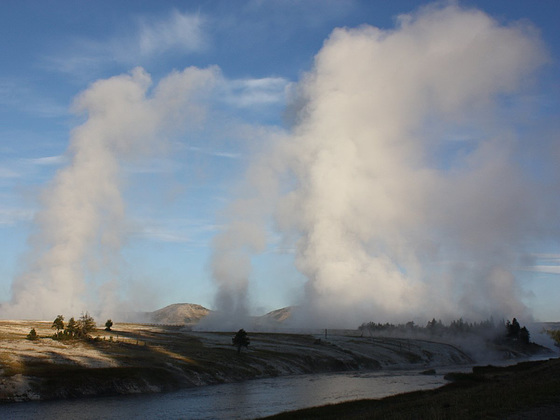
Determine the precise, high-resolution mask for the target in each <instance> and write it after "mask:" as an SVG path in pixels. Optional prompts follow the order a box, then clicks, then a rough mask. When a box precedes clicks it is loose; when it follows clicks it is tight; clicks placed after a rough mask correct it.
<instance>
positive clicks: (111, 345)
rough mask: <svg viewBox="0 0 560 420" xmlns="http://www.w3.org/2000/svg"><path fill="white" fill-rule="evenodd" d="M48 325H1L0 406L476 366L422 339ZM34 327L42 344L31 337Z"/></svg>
mask: <svg viewBox="0 0 560 420" xmlns="http://www.w3.org/2000/svg"><path fill="white" fill-rule="evenodd" d="M50 326H51V323H50V322H30V321H1V322H0V363H1V371H0V374H1V377H0V401H4V402H9V401H27V400H42V399H56V398H77V397H85V396H99V395H118V394H130V393H147V392H160V391H168V390H172V389H177V388H181V387H193V386H203V385H209V384H217V383H225V382H234V381H243V380H247V379H253V378H262V377H272V376H279V375H291V374H303V373H319V372H333V371H348V370H362V369H363V370H366V369H369V370H374V369H385V368H396V369H398V368H402V369H418V368H424V367H435V366H441V365H452V364H453V365H456V364H468V363H472V360H471V358H470V357H469V356H467V355H466V354H465V353H463V352H462V351H461V350H459V349H458V348H456V347H454V346H451V345H447V344H442V343H434V342H430V341H423V340H406V339H397V338H375V339H372V338H367V339H366V338H362V337H358V336H348V335H340V334H339V335H329V337H328V339H325V338H324V337H321V336H318V335H313V334H271V333H250V338H251V345H250V346H249V348H248V349H247V350H246V349H243V350H242V352H241V354H237V351H236V349H235V348H233V347H232V345H231V337H232V334H231V333H214V332H213V333H209V332H191V331H186V330H184V329H182V328H180V327H172V326H152V325H141V324H125V325H117V326H115V330H114V331H112V332H106V331H103V330H98V331H96V332H95V333H94V336H96V335H98V338H97V339H96V340H90V341H85V342H84V341H68V342H60V341H55V340H52V339H51V338H50V336H51V335H52V332H53V331H52V330H51V328H50ZM31 328H35V329H36V331H37V333H38V335H39V337H40V339H39V340H36V341H30V340H27V339H26V338H25V337H26V335H27V333H28V332H29V330H30V329H31Z"/></svg>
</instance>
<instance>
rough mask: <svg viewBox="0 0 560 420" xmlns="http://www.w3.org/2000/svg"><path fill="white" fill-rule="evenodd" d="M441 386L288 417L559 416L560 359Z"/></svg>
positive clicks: (479, 373)
mask: <svg viewBox="0 0 560 420" xmlns="http://www.w3.org/2000/svg"><path fill="white" fill-rule="evenodd" d="M454 379H455V381H454V382H453V383H451V384H449V385H446V386H444V387H442V388H439V389H435V390H430V391H419V392H412V393H408V394H402V395H396V396H393V397H388V398H384V399H381V400H361V401H353V402H347V403H342V404H337V405H328V406H323V407H317V408H310V409H305V410H298V411H293V412H289V413H283V414H279V415H276V416H271V417H267V419H274V420H288V419H326V420H329V419H353V420H357V419H395V420H400V419H402V420H404V419H407V420H408V419H426V420H430V419H434V420H436V419H541V420H545V419H546V420H549V419H558V418H560V359H550V360H548V361H538V362H524V363H520V364H518V365H515V366H509V367H491V366H488V367H479V368H473V373H472V374H457V375H455V378H454Z"/></svg>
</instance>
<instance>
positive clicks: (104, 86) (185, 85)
mask: <svg viewBox="0 0 560 420" xmlns="http://www.w3.org/2000/svg"><path fill="white" fill-rule="evenodd" d="M216 76H217V72H216V70H215V69H207V70H200V69H196V68H187V69H186V70H184V71H183V72H175V73H172V74H171V75H169V76H167V77H166V78H165V79H163V80H161V81H160V83H159V84H158V85H157V86H156V87H155V88H154V89H153V92H149V89H150V86H151V79H150V76H149V75H148V74H147V73H146V72H145V71H144V70H143V69H141V68H136V69H134V70H133V71H132V72H131V73H130V74H127V75H121V76H117V77H112V78H110V79H107V80H100V81H97V82H95V83H94V84H93V85H92V86H91V87H90V88H89V89H87V90H86V91H84V92H83V93H82V94H80V95H79V96H78V97H77V99H76V101H75V104H74V107H75V110H76V111H77V112H79V113H83V114H85V115H86V116H87V120H86V121H85V122H84V123H83V124H82V125H81V126H79V127H77V128H76V129H75V130H74V131H73V132H72V135H71V141H70V146H69V149H68V155H69V158H70V159H69V160H70V163H69V164H68V166H67V167H65V168H63V169H61V170H60V171H59V172H58V173H57V174H56V176H55V177H54V179H53V180H52V182H51V183H50V185H49V186H48V187H47V188H46V189H45V190H44V191H43V193H42V195H41V203H42V207H41V209H40V210H39V211H38V213H37V215H36V217H35V221H36V232H35V234H34V235H33V237H32V238H31V239H30V252H29V255H28V256H27V260H28V265H27V267H28V268H27V270H26V271H25V272H24V273H23V274H22V275H21V276H19V277H18V278H17V279H16V280H15V281H14V283H13V285H12V296H13V297H12V301H11V302H10V303H8V304H4V305H3V306H2V308H1V312H2V315H3V316H13V317H20V318H47V319H48V318H52V317H53V316H55V315H56V314H59V313H64V314H69V315H70V314H76V315H77V314H79V313H80V311H85V310H88V311H90V312H94V311H102V310H107V309H108V308H106V305H108V304H109V302H111V301H113V302H115V299H116V298H115V297H114V296H100V297H98V296H97V295H98V294H99V293H101V294H102V293H103V290H112V289H115V288H114V287H112V286H111V282H112V281H115V279H114V278H116V277H117V273H118V271H117V270H118V267H119V253H120V250H121V247H122V246H123V240H124V239H125V232H126V215H125V203H124V201H123V197H122V190H123V176H122V173H121V172H122V171H121V166H122V163H123V162H125V161H127V160H130V159H134V158H138V157H141V156H145V155H147V154H150V153H154V152H156V151H158V149H159V151H161V150H163V149H162V145H163V143H164V142H165V138H166V136H168V135H171V134H172V133H173V131H174V130H177V129H178V128H179V127H180V126H181V124H183V123H184V122H185V121H186V120H187V121H189V120H190V121H196V120H197V119H199V118H200V117H201V116H202V112H203V108H201V107H200V106H199V105H194V104H195V103H197V102H199V101H194V102H193V97H196V96H197V95H199V94H200V93H201V91H203V90H204V89H207V88H208V87H209V86H210V85H211V84H212V82H213V80H214V79H215V78H216ZM99 279H101V280H102V281H106V280H109V281H108V282H107V283H106V284H105V285H101V286H100V285H99V284H98V282H99ZM98 299H99V300H98Z"/></svg>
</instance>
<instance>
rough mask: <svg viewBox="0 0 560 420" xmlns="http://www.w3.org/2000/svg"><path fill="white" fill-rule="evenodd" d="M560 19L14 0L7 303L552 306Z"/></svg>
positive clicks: (315, 5) (40, 306) (529, 310)
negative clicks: (303, 303) (559, 28)
mask: <svg viewBox="0 0 560 420" xmlns="http://www.w3.org/2000/svg"><path fill="white" fill-rule="evenodd" d="M558 18H560V3H558V2H557V1H555V0H541V1H539V2H528V1H512V0H510V1H505V0H504V1H502V0H492V1H458V2H439V3H428V2H418V1H404V0H403V1H398V0H397V1H391V2H386V1H351V0H348V1H313V0H310V1H295V0H286V1H279V0H278V1H275V0H271V1H257V0H255V1H250V0H248V1H189V2H185V1H166V2H156V1H142V0H134V1H132V0H131V1H126V0H124V1H119V2H114V1H104V0H102V1H97V2H87V1H65V0H59V1H49V0H45V1H28V0H18V1H15V0H6V1H3V2H1V4H0V52H1V56H2V65H1V66H0V93H1V94H0V139H1V140H0V235H1V238H2V240H1V241H0V247H1V249H0V302H4V304H3V305H2V307H0V316H2V317H4V318H5V317H15V316H17V317H22V318H26V317H35V318H38V317H45V318H47V319H50V317H52V316H53V314H54V315H56V314H58V313H59V312H64V313H66V314H67V315H68V316H71V315H70V314H69V312H71V311H74V312H75V314H79V313H80V312H81V311H86V310H89V311H91V312H94V313H100V314H109V315H110V314H111V311H113V312H114V311H115V310H117V308H119V309H120V310H123V311H151V310H155V309H158V308H161V307H163V306H166V305H169V304H172V303H179V302H191V303H198V304H201V305H203V306H206V307H208V308H212V309H218V310H221V311H222V312H224V313H227V314H236V315H238V316H243V315H246V314H257V315H260V314H264V313H266V312H268V311H271V310H274V309H278V308H281V307H285V306H288V305H295V304H298V303H299V304H301V303H302V302H304V301H305V302H307V303H308V304H309V307H310V308H311V309H310V313H306V314H303V315H302V317H307V318H308V319H312V318H314V319H326V318H325V317H328V316H333V317H334V318H336V317H338V316H341V315H340V314H343V313H347V312H348V311H349V310H351V309H354V310H355V312H356V315H355V316H354V317H350V318H349V319H348V323H349V324H352V323H354V324H355V325H359V323H361V322H365V321H369V320H372V319H379V320H383V321H394V320H401V319H407V317H408V318H410V319H412V318H415V319H420V320H421V319H423V318H425V319H431V316H432V315H431V314H432V313H433V314H434V315H433V316H436V317H438V316H439V317H452V316H454V315H461V316H463V314H464V316H466V317H467V318H474V317H476V315H477V314H478V315H481V316H485V315H492V314H493V312H492V310H493V309H497V313H499V314H500V315H503V316H508V317H512V316H516V314H517V313H522V314H524V315H525V316H526V317H527V318H530V317H533V318H534V319H537V320H542V321H559V320H560V305H558V296H560V247H559V239H560V236H559V235H560V225H559V224H558V221H559V220H560V218H559V217H558V216H559V213H558V211H559V210H560V203H559V200H560V199H559V198H558V197H560V194H559V192H560V191H559V188H560V174H559V171H558V169H557V168H556V166H560V165H558V163H560V162H558V160H559V159H560V138H559V137H558V132H559V131H558V128H559V127H558V121H559V120H560V119H559V118H558V116H559V114H560V100H559V98H560V95H559V93H560V77H559V75H560V71H559V70H560V69H559V62H558V60H559V59H560V33H559V30H558V25H557V22H558ZM45 302H48V303H47V304H46V303H45ZM333 307H337V308H338V310H335V311H332V308H333ZM326 308H329V313H330V314H331V315H328V314H327V313H326V311H327V309H326ZM372 308H373V309H372ZM333 322H334V319H333Z"/></svg>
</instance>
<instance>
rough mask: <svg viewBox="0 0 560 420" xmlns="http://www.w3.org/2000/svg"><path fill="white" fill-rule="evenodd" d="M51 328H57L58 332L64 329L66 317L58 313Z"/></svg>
mask: <svg viewBox="0 0 560 420" xmlns="http://www.w3.org/2000/svg"><path fill="white" fill-rule="evenodd" d="M51 328H56V332H57V333H58V331H60V330H63V329H64V317H63V316H62V315H58V316H57V317H56V318H55V320H54V321H53V323H52V326H51Z"/></svg>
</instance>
